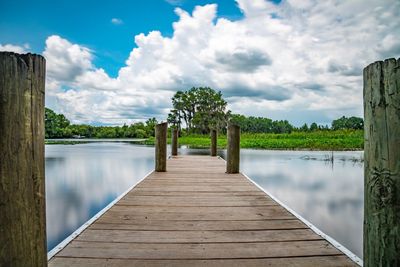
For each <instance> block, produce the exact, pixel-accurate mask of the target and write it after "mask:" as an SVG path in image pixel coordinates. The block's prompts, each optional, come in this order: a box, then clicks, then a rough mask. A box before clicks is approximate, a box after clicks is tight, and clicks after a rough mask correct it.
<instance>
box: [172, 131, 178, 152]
mask: <svg viewBox="0 0 400 267" xmlns="http://www.w3.org/2000/svg"><path fill="white" fill-rule="evenodd" d="M171 132H172V133H171V137H172V142H171V146H172V147H171V148H172V149H171V154H172V156H177V155H178V128H175V127H173V128H172V130H171Z"/></svg>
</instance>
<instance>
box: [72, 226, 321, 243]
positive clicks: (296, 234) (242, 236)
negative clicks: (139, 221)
mask: <svg viewBox="0 0 400 267" xmlns="http://www.w3.org/2000/svg"><path fill="white" fill-rule="evenodd" d="M321 239H322V238H321V237H320V236H317V235H315V234H314V232H313V231H311V230H309V229H294V230H288V229H284V230H260V231H252V230H248V231H222V230H215V231H193V230H187V231H182V232H181V233H177V232H176V231H137V230H104V229H103V230H92V229H88V230H86V231H85V232H84V233H82V234H81V235H80V236H79V237H77V238H76V239H75V240H77V241H88V242H89V241H90V242H118V243H245V242H247V243H250V242H274V241H293V240H321Z"/></svg>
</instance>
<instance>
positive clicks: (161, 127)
mask: <svg viewBox="0 0 400 267" xmlns="http://www.w3.org/2000/svg"><path fill="white" fill-rule="evenodd" d="M167 131H168V123H166V122H164V123H160V124H157V125H156V129H155V158H156V160H155V165H156V166H155V171H156V172H165V171H167Z"/></svg>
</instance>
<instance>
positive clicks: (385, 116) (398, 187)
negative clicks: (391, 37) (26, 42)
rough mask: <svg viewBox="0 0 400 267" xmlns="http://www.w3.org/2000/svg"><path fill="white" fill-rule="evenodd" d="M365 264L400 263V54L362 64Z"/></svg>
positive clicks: (385, 264)
mask: <svg viewBox="0 0 400 267" xmlns="http://www.w3.org/2000/svg"><path fill="white" fill-rule="evenodd" d="M364 118H365V126H364V129H365V133H364V134H365V144H364V158H365V162H364V168H365V170H364V175H365V181H364V201H365V204H364V205H365V206H364V266H367V267H368V266H400V59H398V60H395V59H388V60H385V61H384V62H383V61H379V62H375V63H373V64H370V65H369V66H368V67H366V68H365V69H364Z"/></svg>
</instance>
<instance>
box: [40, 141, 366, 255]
mask: <svg viewBox="0 0 400 267" xmlns="http://www.w3.org/2000/svg"><path fill="white" fill-rule="evenodd" d="M179 152H180V154H204V155H207V154H208V150H204V149H188V148H181V149H180V150H179ZM219 155H220V156H222V157H225V151H219ZM362 157H363V152H334V153H333V161H332V160H331V159H332V155H331V152H316V151H270V150H253V149H242V150H241V171H243V172H244V173H245V174H247V175H248V176H249V177H250V178H252V179H253V180H254V181H255V182H257V183H258V184H259V185H260V186H262V187H263V188H264V189H265V190H267V191H268V192H270V193H271V194H272V195H273V196H275V197H276V198H278V199H279V200H280V201H282V202H283V203H285V204H286V205H287V206H289V207H290V208H291V209H293V210H295V211H296V212H297V213H298V214H300V215H301V216H302V217H304V218H306V219H307V220H308V221H310V222H311V223H313V224H314V225H315V226H317V227H318V228H319V229H320V230H322V231H323V232H324V233H326V234H328V235H330V236H331V237H333V238H334V239H336V240H337V241H338V242H339V243H341V244H342V245H344V246H345V247H346V248H348V249H349V250H351V251H352V252H353V253H355V254H356V255H358V256H359V257H362V225H363V169H364V168H363V163H362V162H361V161H360V159H361V158H362ZM153 169H154V148H153V147H150V146H142V145H135V144H130V143H124V142H112V143H111V142H102V143H86V144H77V145H46V197H47V239H48V250H51V249H52V248H53V247H55V246H56V245H57V244H58V243H60V242H61V241H62V240H64V239H65V238H66V237H67V236H69V235H70V234H71V233H72V232H74V231H75V230H76V229H77V228H79V227H80V226H81V225H82V224H83V223H84V222H86V221H87V220H88V219H90V218H91V217H93V216H94V215H95V214H96V213H97V212H99V211H100V210H101V209H103V208H104V207H105V206H106V205H107V204H108V203H110V202H111V201H113V200H114V199H115V198H116V197H118V196H119V195H120V194H121V193H123V192H125V191H126V190H127V189H128V188H129V187H131V186H132V185H133V184H135V183H136V182H138V181H139V180H140V179H141V178H143V177H144V176H145V175H146V174H147V173H149V172H150V171H151V170H153Z"/></svg>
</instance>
